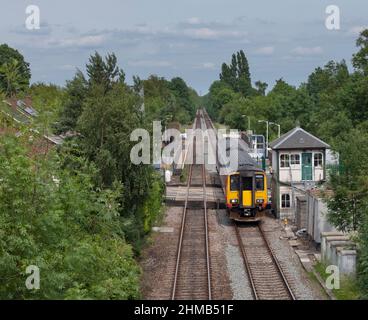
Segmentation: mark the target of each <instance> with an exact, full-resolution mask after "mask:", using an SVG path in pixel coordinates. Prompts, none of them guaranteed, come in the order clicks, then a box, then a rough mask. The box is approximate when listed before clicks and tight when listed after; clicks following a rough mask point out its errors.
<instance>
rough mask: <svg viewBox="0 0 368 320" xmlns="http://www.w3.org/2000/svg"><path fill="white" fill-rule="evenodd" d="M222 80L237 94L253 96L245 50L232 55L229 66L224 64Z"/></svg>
mask: <svg viewBox="0 0 368 320" xmlns="http://www.w3.org/2000/svg"><path fill="white" fill-rule="evenodd" d="M220 80H221V81H223V82H224V83H226V84H228V85H229V86H230V88H232V90H234V91H235V92H239V93H241V94H242V95H243V96H244V97H247V96H250V95H251V94H252V82H251V78H250V72H249V64H248V59H247V58H246V56H245V54H244V51H243V50H240V51H239V52H237V53H236V54H235V53H234V54H233V55H232V57H231V64H230V65H229V66H228V65H227V64H226V63H223V64H222V67H221V74H220Z"/></svg>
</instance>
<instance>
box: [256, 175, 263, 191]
mask: <svg viewBox="0 0 368 320" xmlns="http://www.w3.org/2000/svg"><path fill="white" fill-rule="evenodd" d="M256 190H264V177H263V175H256Z"/></svg>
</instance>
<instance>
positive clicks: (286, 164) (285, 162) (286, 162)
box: [280, 154, 290, 168]
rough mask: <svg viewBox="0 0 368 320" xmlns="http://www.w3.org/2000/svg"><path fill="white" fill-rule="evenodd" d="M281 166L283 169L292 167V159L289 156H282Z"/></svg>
mask: <svg viewBox="0 0 368 320" xmlns="http://www.w3.org/2000/svg"><path fill="white" fill-rule="evenodd" d="M280 166H281V168H288V167H290V158H289V155H288V154H282V155H280Z"/></svg>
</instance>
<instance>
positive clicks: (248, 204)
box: [242, 177, 253, 208]
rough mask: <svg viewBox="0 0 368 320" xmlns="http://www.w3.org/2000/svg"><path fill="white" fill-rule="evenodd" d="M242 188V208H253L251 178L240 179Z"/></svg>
mask: <svg viewBox="0 0 368 320" xmlns="http://www.w3.org/2000/svg"><path fill="white" fill-rule="evenodd" d="M242 187H243V206H244V208H252V207H253V177H242Z"/></svg>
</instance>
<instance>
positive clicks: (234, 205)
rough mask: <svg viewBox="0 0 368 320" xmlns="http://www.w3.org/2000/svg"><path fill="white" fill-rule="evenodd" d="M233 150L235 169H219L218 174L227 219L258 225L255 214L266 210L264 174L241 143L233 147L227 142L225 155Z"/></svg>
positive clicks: (265, 180)
mask: <svg viewBox="0 0 368 320" xmlns="http://www.w3.org/2000/svg"><path fill="white" fill-rule="evenodd" d="M227 140H230V138H227ZM233 148H237V150H236V151H237V152H235V153H234V154H235V155H236V156H237V158H236V163H237V167H236V169H235V168H234V169H231V168H228V167H225V168H224V166H220V167H221V169H223V170H220V171H219V173H220V179H221V184H222V187H223V190H224V194H225V201H226V207H227V210H228V213H229V216H230V218H231V219H232V220H237V221H258V220H259V214H258V213H259V212H261V211H264V210H266V209H268V208H269V203H268V187H267V175H266V172H265V171H264V170H263V169H262V168H261V167H260V166H259V165H258V164H257V163H256V161H255V160H254V159H253V158H252V157H251V156H250V155H249V148H248V147H247V145H246V143H245V141H244V140H242V139H238V143H237V144H236V146H235V147H231V146H230V143H229V142H228V141H227V147H226V152H227V153H230V154H231V152H232V151H234V150H232V149H233ZM224 169H225V170H224ZM223 172H226V173H225V174H222V173H223Z"/></svg>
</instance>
